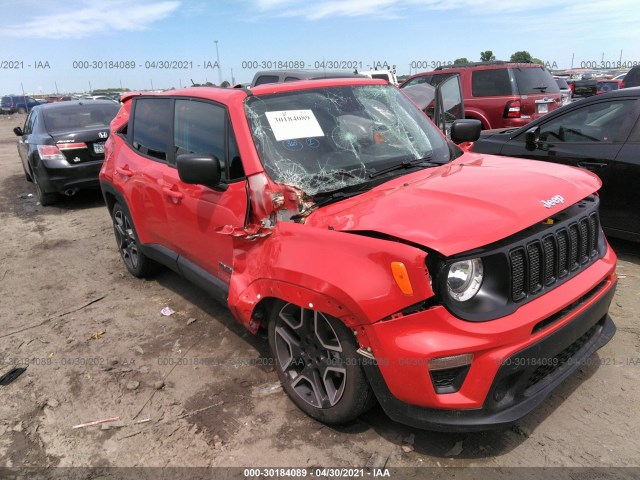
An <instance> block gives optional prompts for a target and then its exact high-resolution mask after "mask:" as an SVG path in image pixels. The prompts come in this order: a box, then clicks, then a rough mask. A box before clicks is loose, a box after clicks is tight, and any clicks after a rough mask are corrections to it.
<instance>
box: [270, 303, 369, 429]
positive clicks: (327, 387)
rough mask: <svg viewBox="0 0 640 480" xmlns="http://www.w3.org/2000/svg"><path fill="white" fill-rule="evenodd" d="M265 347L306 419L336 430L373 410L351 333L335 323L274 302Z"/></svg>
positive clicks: (332, 320) (327, 317)
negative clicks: (268, 348)
mask: <svg viewBox="0 0 640 480" xmlns="http://www.w3.org/2000/svg"><path fill="white" fill-rule="evenodd" d="M269 346H270V347H271V351H272V353H273V356H274V358H275V360H276V361H275V367H276V371H277V372H278V377H279V378H280V382H281V383H282V386H283V388H284V390H285V392H287V395H289V398H291V400H292V401H293V403H295V404H296V405H297V406H298V408H300V409H301V410H302V411H303V412H305V413H306V414H307V415H309V416H310V417H312V418H315V419H316V420H319V421H321V422H323V423H326V424H330V425H337V424H342V423H345V422H348V421H350V420H353V419H354V418H356V417H358V416H360V415H361V414H362V413H364V412H365V411H367V410H368V409H369V408H371V407H372V406H373V405H374V403H375V400H374V395H373V391H372V390H371V387H370V386H369V383H368V382H367V379H366V377H365V374H364V371H363V369H362V366H361V364H360V360H361V359H362V358H363V357H361V356H360V355H359V354H358V353H357V352H356V343H355V341H354V337H353V333H352V332H351V331H350V330H349V329H348V328H347V327H346V326H345V325H344V324H343V323H342V322H341V321H340V320H338V319H337V318H334V317H332V316H330V315H327V314H324V313H322V312H318V311H315V310H309V309H304V308H301V307H299V306H297V305H294V304H292V303H285V302H281V301H279V302H276V303H275V305H274V306H273V309H272V311H271V316H270V319H269Z"/></svg>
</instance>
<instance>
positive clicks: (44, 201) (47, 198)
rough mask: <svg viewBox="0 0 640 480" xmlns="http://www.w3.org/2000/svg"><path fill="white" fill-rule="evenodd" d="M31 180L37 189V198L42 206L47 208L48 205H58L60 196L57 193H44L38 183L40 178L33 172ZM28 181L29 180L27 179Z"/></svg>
mask: <svg viewBox="0 0 640 480" xmlns="http://www.w3.org/2000/svg"><path fill="white" fill-rule="evenodd" d="M26 174H27V173H26V172H25V175H26ZM31 178H32V179H33V184H34V185H35V187H36V196H37V197H38V201H39V202H40V205H42V206H43V207H46V206H47V205H51V204H54V203H56V201H57V200H58V194H57V193H56V192H45V191H43V190H42V187H41V186H40V183H39V182H38V176H37V175H36V174H35V173H33V172H31ZM27 180H29V178H27Z"/></svg>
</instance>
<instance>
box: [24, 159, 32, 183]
mask: <svg viewBox="0 0 640 480" xmlns="http://www.w3.org/2000/svg"><path fill="white" fill-rule="evenodd" d="M22 170H24V179H25V180H26V181H27V182H31V183H33V178H31V174H30V173H29V172H28V171H27V169H26V168H24V163H23V164H22Z"/></svg>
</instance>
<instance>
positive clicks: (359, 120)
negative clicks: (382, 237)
mask: <svg viewBox="0 0 640 480" xmlns="http://www.w3.org/2000/svg"><path fill="white" fill-rule="evenodd" d="M245 110H246V113H247V118H248V120H249V126H250V127H251V131H252V135H253V140H254V142H255V145H256V148H257V151H258V154H259V155H260V159H261V160H262V163H263V165H264V168H265V170H266V171H267V173H268V174H269V176H270V177H271V178H272V179H273V180H274V181H276V182H279V183H284V184H288V185H293V186H295V187H297V188H299V189H300V190H302V191H303V192H305V193H306V194H307V195H316V194H318V193H323V192H333V191H336V190H339V189H342V188H345V187H349V186H353V185H359V184H363V183H365V182H369V181H370V180H371V179H372V178H373V177H375V176H380V175H381V174H387V170H388V171H389V172H391V171H393V170H394V168H393V167H394V166H396V165H397V166H398V167H399V169H401V168H402V167H403V166H407V167H408V166H411V167H412V168H417V167H422V168H424V167H426V166H433V165H434V164H442V163H446V162H448V161H449V160H450V159H451V150H450V149H449V146H448V144H447V142H446V141H445V140H444V138H442V136H441V135H440V133H439V132H438V131H437V129H436V128H435V127H434V126H433V124H431V123H430V122H429V121H428V120H427V118H426V117H425V116H424V115H423V114H422V112H420V111H419V110H418V109H417V108H416V107H415V106H414V105H413V104H412V103H411V102H410V101H409V100H408V99H407V98H406V97H405V96H404V95H403V94H402V93H401V92H400V91H399V90H398V89H397V88H395V87H392V86H389V85H349V86H340V87H327V88H317V89H311V90H298V91H294V92H285V93H280V94H272V95H264V96H253V97H249V98H248V99H247V100H246V104H245ZM421 161H422V163H421ZM401 173H402V172H401ZM389 174H390V173H389Z"/></svg>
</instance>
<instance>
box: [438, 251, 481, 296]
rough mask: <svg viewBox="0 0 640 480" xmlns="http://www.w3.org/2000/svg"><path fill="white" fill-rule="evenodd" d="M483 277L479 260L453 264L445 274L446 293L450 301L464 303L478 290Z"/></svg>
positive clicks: (474, 259)
mask: <svg viewBox="0 0 640 480" xmlns="http://www.w3.org/2000/svg"><path fill="white" fill-rule="evenodd" d="M483 276H484V267H483V266H482V260H481V259H479V258H473V259H471V260H462V261H460V262H455V263H453V264H452V265H451V266H450V267H449V272H448V273H447V291H448V292H449V295H450V296H451V298H452V299H454V300H457V301H458V302H466V301H467V300H469V299H471V298H473V296H474V295H475V294H476V293H478V290H480V286H481V285H482V278H483Z"/></svg>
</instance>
